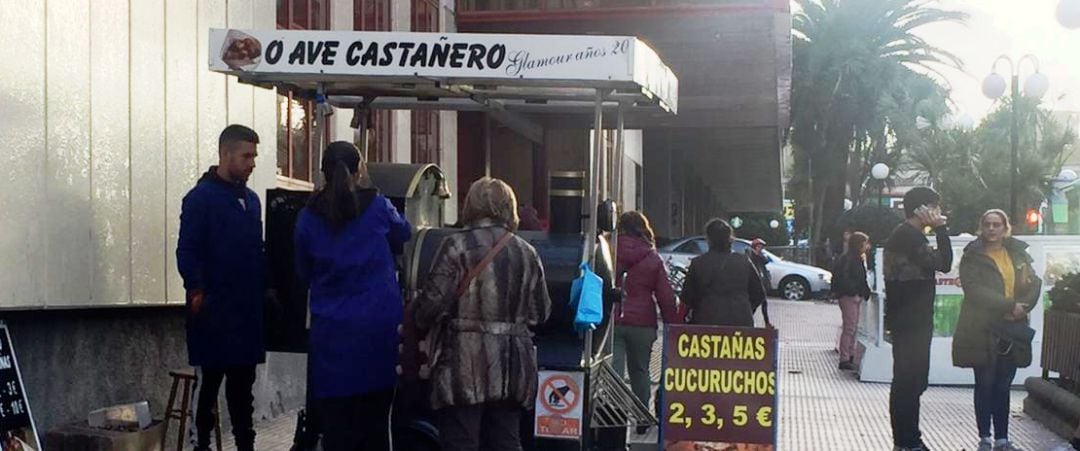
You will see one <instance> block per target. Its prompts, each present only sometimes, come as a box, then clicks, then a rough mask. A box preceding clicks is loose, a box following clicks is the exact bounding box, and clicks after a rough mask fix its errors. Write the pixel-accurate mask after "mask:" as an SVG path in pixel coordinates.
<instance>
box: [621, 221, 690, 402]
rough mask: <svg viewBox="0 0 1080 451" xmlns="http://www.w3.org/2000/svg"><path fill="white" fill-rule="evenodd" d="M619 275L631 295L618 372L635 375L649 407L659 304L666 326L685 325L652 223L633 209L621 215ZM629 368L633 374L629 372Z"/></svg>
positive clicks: (623, 306) (623, 312)
mask: <svg viewBox="0 0 1080 451" xmlns="http://www.w3.org/2000/svg"><path fill="white" fill-rule="evenodd" d="M618 231H619V239H618V253H617V254H616V255H617V257H616V258H617V260H618V261H617V265H616V267H617V274H619V275H620V278H619V279H620V281H621V286H622V289H623V291H624V293H625V297H624V298H623V302H622V304H621V306H620V307H619V310H616V313H615V371H618V372H619V373H620V374H626V373H627V372H629V374H630V387H631V388H632V389H633V391H634V395H636V396H637V398H638V399H640V400H641V402H642V404H645V405H646V406H648V405H649V388H650V387H651V385H652V381H651V380H650V378H649V360H650V357H651V355H652V348H653V343H654V342H656V329H657V315H656V310H657V307H658V306H659V308H660V312H661V313H662V314H663V319H664V322H665V323H682V321H681V320H679V318H678V314H677V308H676V305H675V292H674V291H673V290H672V289H671V284H670V283H668V278H667V270H666V269H665V268H664V261H663V260H662V259H661V258H660V254H659V253H657V252H656V244H655V243H656V236H655V235H654V234H653V230H652V227H651V226H650V225H649V220H648V219H647V218H646V217H645V215H643V214H641V213H640V212H636V211H630V212H626V213H623V214H622V216H620V217H619V227H618ZM627 370H629V371H627Z"/></svg>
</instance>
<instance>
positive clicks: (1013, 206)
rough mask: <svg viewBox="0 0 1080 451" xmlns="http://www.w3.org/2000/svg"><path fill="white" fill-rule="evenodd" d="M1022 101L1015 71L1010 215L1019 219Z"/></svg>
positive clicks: (1010, 131) (1018, 75)
mask: <svg viewBox="0 0 1080 451" xmlns="http://www.w3.org/2000/svg"><path fill="white" fill-rule="evenodd" d="M1019 100H1020V74H1019V73H1018V72H1017V71H1015V70H1014V71H1013V75H1012V115H1011V117H1010V119H1011V124H1010V127H1009V138H1010V141H1011V145H1012V165H1011V166H1010V173H1009V214H1011V215H1013V216H1012V217H1013V218H1019V217H1020V216H1019V215H1018V214H1017V213H1018V211H1017V207H1018V206H1019V202H1018V199H1017V198H1018V193H1017V188H1018V187H1017V185H1016V182H1017V180H1016V179H1017V175H1018V174H1017V172H1018V170H1019V168H1017V164H1018V160H1019V158H1020V133H1019V128H1020V124H1019V121H1020V118H1019V113H1018V112H1017V108H1016V104H1017V102H1018V101H1019Z"/></svg>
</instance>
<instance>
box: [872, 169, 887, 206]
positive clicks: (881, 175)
mask: <svg viewBox="0 0 1080 451" xmlns="http://www.w3.org/2000/svg"><path fill="white" fill-rule="evenodd" d="M870 175H871V176H873V177H874V180H877V181H878V183H880V184H881V187H880V188H879V189H878V205H885V179H887V178H889V165H887V164H885V163H878V164H875V165H874V167H872V168H870Z"/></svg>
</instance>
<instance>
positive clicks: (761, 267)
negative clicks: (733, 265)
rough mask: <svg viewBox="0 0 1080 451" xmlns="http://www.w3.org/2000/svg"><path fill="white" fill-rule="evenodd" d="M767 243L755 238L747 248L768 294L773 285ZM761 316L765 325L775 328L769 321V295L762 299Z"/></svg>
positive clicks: (748, 255)
mask: <svg viewBox="0 0 1080 451" xmlns="http://www.w3.org/2000/svg"><path fill="white" fill-rule="evenodd" d="M765 244H766V243H765V240H763V239H761V238H754V241H751V242H750V249H747V250H746V256H747V257H750V262H751V263H753V264H754V267H755V268H757V270H758V275H760V276H761V283H762V285H764V286H765V287H764V288H765V293H766V294H768V293H769V287H770V286H771V285H772V275H771V274H769V256H767V255H765ZM761 318H762V319H763V320H765V327H768V328H770V329H772V328H773V324H772V321H769V299H768V297H766V298H765V300H763V301H761Z"/></svg>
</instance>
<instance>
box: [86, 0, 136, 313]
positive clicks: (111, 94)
mask: <svg viewBox="0 0 1080 451" xmlns="http://www.w3.org/2000/svg"><path fill="white" fill-rule="evenodd" d="M128 36H129V34H128V2H127V0H93V1H92V2H91V3H90V122H91V124H92V125H91V128H90V156H91V161H92V169H91V171H90V187H91V211H92V216H93V222H92V223H91V224H92V226H93V228H92V229H91V232H90V233H91V245H92V252H93V253H92V255H93V261H94V266H93V268H92V269H93V272H94V274H93V279H92V280H93V293H92V295H91V298H90V299H89V300H88V303H90V304H93V305H113V304H129V303H131V171H130V158H131V152H130V150H131V141H130V138H131V136H130V131H131V123H130V120H131V117H130V108H129V106H130V105H129V95H130V93H131V90H130V69H129V61H128V58H129V53H128Z"/></svg>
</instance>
